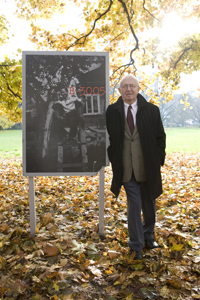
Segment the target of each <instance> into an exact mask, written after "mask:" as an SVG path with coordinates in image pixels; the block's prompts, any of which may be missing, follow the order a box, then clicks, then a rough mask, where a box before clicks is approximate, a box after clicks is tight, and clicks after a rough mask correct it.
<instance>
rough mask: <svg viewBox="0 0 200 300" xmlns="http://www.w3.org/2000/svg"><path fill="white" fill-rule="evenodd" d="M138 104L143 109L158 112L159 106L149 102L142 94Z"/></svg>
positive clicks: (139, 96)
mask: <svg viewBox="0 0 200 300" xmlns="http://www.w3.org/2000/svg"><path fill="white" fill-rule="evenodd" d="M138 103H139V106H140V107H141V108H142V107H146V108H148V109H150V110H158V106H157V105H155V104H153V103H151V102H149V101H147V100H146V99H145V98H144V97H143V96H142V95H141V94H138Z"/></svg>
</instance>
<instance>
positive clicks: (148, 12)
mask: <svg viewBox="0 0 200 300" xmlns="http://www.w3.org/2000/svg"><path fill="white" fill-rule="evenodd" d="M144 6H145V0H143V8H144V10H145V11H147V12H148V14H150V16H152V17H153V18H154V19H155V20H157V21H158V22H161V21H160V20H159V19H157V18H156V17H155V16H154V15H153V14H152V13H151V12H150V11H149V10H148V9H147V8H146V7H144Z"/></svg>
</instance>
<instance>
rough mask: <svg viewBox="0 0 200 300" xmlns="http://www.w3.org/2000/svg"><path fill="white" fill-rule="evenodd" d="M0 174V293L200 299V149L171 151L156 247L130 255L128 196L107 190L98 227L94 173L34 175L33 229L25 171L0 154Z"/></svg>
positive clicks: (38, 299) (39, 298)
mask: <svg viewBox="0 0 200 300" xmlns="http://www.w3.org/2000/svg"><path fill="white" fill-rule="evenodd" d="M0 164H1V170H0V173H1V181H0V199H1V201H0V211H1V214H0V299H6V300H11V299H20V300H25V299H26V300H27V299H32V300H46V299H51V300H58V299H59V300H68V299H78V300H81V299H82V300H84V299H87V300H88V299H99V300H104V299H107V300H116V299H124V300H128V299H134V300H136V299H138V300H139V299H154V300H156V299H161V300H162V299H176V300H177V299H178V300H182V299H187V300H190V299H200V159H199V154H198V153H194V154H181V153H173V154H168V155H167V158H166V164H165V166H164V167H163V168H162V178H163V188H164V192H163V194H162V195H161V196H160V197H159V198H158V199H157V222H156V228H155V237H156V240H157V241H158V243H159V245H160V248H159V249H153V250H147V249H143V259H141V260H138V261H136V260H134V255H132V256H129V249H128V230H127V213H126V209H127V207H126V196H125V192H124V190H123V189H122V192H121V194H120V197H119V198H118V199H115V198H114V197H113V196H112V193H111V192H110V180H111V175H112V173H111V169H110V167H107V168H106V169H105V215H104V221H105V236H104V238H100V237H99V234H98V221H99V210H98V204H99V203H98V202H99V198H98V197H99V195H98V190H99V180H98V179H99V178H98V176H94V177H91V176H80V177H76V176H71V177H70V176H65V177H63V176H61V177H54V176H52V177H35V195H36V216H37V230H36V235H35V237H31V235H30V223H29V196H28V178H27V177H24V176H23V175H22V163H21V160H20V159H19V158H14V159H5V160H2V161H1V162H0Z"/></svg>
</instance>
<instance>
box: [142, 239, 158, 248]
mask: <svg viewBox="0 0 200 300" xmlns="http://www.w3.org/2000/svg"><path fill="white" fill-rule="evenodd" d="M145 246H146V248H147V249H156V248H160V246H159V245H158V243H157V242H156V241H155V240H154V239H151V240H145Z"/></svg>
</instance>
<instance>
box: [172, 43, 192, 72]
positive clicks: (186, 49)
mask: <svg viewBox="0 0 200 300" xmlns="http://www.w3.org/2000/svg"><path fill="white" fill-rule="evenodd" d="M189 50H192V47H188V48H185V49H184V50H183V52H182V53H181V55H180V56H179V58H178V59H177V61H176V62H175V64H174V69H176V67H177V65H178V63H179V61H180V60H181V58H182V57H183V55H184V54H185V53H186V52H187V51H189Z"/></svg>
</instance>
